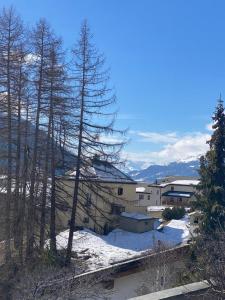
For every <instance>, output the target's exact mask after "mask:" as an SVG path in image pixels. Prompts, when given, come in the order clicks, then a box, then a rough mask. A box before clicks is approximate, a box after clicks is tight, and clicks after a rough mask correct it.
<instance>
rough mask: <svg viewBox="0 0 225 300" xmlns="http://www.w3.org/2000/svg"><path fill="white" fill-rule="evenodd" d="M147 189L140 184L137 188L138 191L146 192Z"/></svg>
mask: <svg viewBox="0 0 225 300" xmlns="http://www.w3.org/2000/svg"><path fill="white" fill-rule="evenodd" d="M145 190H146V188H145V187H143V186H139V187H137V188H136V193H144V192H145Z"/></svg>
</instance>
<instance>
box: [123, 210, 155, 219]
mask: <svg viewBox="0 0 225 300" xmlns="http://www.w3.org/2000/svg"><path fill="white" fill-rule="evenodd" d="M121 216H122V217H126V218H131V219H136V220H149V219H151V217H149V216H147V215H145V214H141V213H136V212H133V213H129V212H122V213H121Z"/></svg>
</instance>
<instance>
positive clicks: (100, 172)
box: [57, 159, 146, 233]
mask: <svg viewBox="0 0 225 300" xmlns="http://www.w3.org/2000/svg"><path fill="white" fill-rule="evenodd" d="M74 179H75V172H74V171H71V172H69V173H67V174H66V175H65V176H60V177H58V179H57V185H58V186H59V188H58V191H57V198H58V199H61V201H58V202H59V206H58V207H59V208H60V209H59V210H58V213H57V226H58V228H57V229H58V230H61V229H64V228H66V227H68V224H69V221H70V213H71V207H72V195H73V190H74V183H75V180H74ZM136 187H137V183H136V182H135V181H134V180H133V179H131V178H130V177H129V176H128V175H126V174H124V173H123V172H122V171H120V170H119V169H117V168H116V167H114V166H113V165H112V164H110V163H108V162H105V161H100V160H98V159H94V160H93V161H92V162H91V164H90V166H88V167H86V168H82V170H81V178H80V185H79V199H78V200H79V201H78V205H77V213H76V226H77V227H86V228H89V229H91V230H94V231H95V232H98V233H108V232H109V231H110V230H112V229H114V228H115V227H118V225H119V222H120V221H119V216H120V214H121V213H122V212H128V213H129V212H130V213H131V212H132V213H133V212H139V213H144V212H146V208H145V207H141V206H140V207H138V206H135V204H136V203H135V202H136V201H135V193H136ZM60 202H61V203H60Z"/></svg>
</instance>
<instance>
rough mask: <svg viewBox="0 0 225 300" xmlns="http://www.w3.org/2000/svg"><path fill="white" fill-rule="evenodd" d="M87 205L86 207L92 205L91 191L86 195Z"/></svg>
mask: <svg viewBox="0 0 225 300" xmlns="http://www.w3.org/2000/svg"><path fill="white" fill-rule="evenodd" d="M85 206H86V207H90V206H91V194H90V193H88V194H87V195H86V203H85Z"/></svg>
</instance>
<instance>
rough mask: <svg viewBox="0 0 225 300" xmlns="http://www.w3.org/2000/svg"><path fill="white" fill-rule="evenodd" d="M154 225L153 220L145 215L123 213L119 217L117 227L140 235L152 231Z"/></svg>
mask: <svg viewBox="0 0 225 300" xmlns="http://www.w3.org/2000/svg"><path fill="white" fill-rule="evenodd" d="M154 223H155V218H152V217H150V216H147V215H146V214H141V213H128V212H123V213H121V215H120V216H119V226H118V227H119V228H121V229H123V230H126V231H131V232H136V233H142V232H146V231H150V230H153V229H154Z"/></svg>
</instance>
